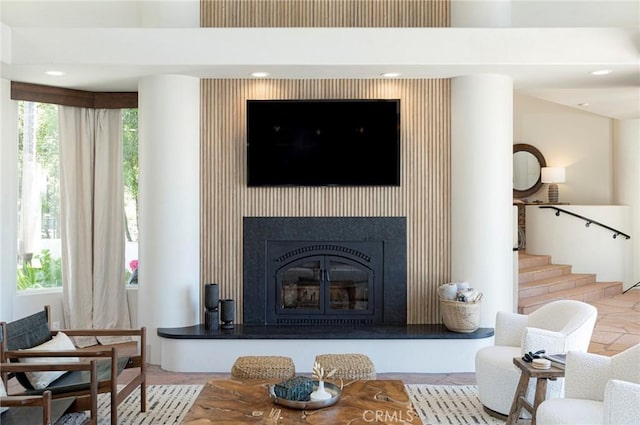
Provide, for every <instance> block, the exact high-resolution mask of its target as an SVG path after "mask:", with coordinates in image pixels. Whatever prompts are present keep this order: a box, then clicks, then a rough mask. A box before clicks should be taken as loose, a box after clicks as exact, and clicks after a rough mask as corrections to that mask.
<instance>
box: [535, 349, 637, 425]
mask: <svg viewBox="0 0 640 425" xmlns="http://www.w3.org/2000/svg"><path fill="white" fill-rule="evenodd" d="M564 379H565V393H564V397H563V398H553V399H547V400H545V401H543V402H542V403H541V404H540V406H538V410H537V411H536V419H537V422H536V423H537V424H538V425H556V424H565V425H566V424H587V423H598V424H603V425H609V424H612V425H613V424H629V425H631V424H636V425H638V424H640V344H636V345H634V346H633V347H631V348H629V349H627V350H625V351H623V352H621V353H618V354H616V355H614V356H612V357H608V356H601V355H598V354H592V353H583V352H579V351H570V352H569V353H567V364H566V370H565V378H564Z"/></svg>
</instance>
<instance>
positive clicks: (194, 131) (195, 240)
mask: <svg viewBox="0 0 640 425" xmlns="http://www.w3.org/2000/svg"><path fill="white" fill-rule="evenodd" d="M138 93H139V95H138V119H139V122H138V128H139V132H140V134H139V166H140V171H139V173H140V174H139V215H140V222H139V230H140V236H139V254H138V256H139V260H140V265H139V276H138V284H139V297H138V323H139V325H140V326H146V327H147V344H148V347H147V348H148V352H149V357H148V361H149V362H150V363H153V364H160V340H159V338H158V336H157V328H159V327H177V326H190V325H194V324H196V323H198V321H199V305H200V167H199V164H200V80H199V79H197V78H193V77H185V76H178V75H158V76H151V77H147V78H144V79H143V80H141V81H140V83H139V86H138Z"/></svg>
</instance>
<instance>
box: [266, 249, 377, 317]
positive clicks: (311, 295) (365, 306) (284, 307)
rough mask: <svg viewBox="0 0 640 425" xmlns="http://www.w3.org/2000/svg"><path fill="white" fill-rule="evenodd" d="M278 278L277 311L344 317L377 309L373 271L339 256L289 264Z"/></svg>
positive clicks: (281, 270) (326, 256)
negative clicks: (374, 297) (374, 305)
mask: <svg viewBox="0 0 640 425" xmlns="http://www.w3.org/2000/svg"><path fill="white" fill-rule="evenodd" d="M276 280H277V284H276V288H277V295H276V299H277V300H278V305H277V308H276V310H277V311H278V312H279V313H281V314H282V313H283V314H287V315H289V314H291V315H308V316H309V317H313V316H315V315H319V314H321V315H325V316H332V317H333V316H336V317H342V316H350V315H353V314H355V315H357V314H370V313H371V311H372V310H373V299H372V296H373V282H374V274H373V271H372V270H371V269H369V268H367V267H365V266H363V265H362V264H359V263H357V262H355V261H351V260H348V259H345V258H341V257H339V256H331V255H324V256H317V257H309V258H305V259H302V260H298V261H295V262H292V263H289V264H287V265H285V266H284V267H282V268H281V269H280V270H279V271H278V272H277V274H276ZM299 317H300V316H299Z"/></svg>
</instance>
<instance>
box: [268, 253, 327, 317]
mask: <svg viewBox="0 0 640 425" xmlns="http://www.w3.org/2000/svg"><path fill="white" fill-rule="evenodd" d="M322 266H323V258H322V257H318V258H310V259H305V260H303V261H299V262H296V263H293V264H291V265H289V266H288V267H287V268H285V269H284V270H283V271H282V273H281V274H280V273H279V285H278V286H279V287H280V291H279V292H280V297H279V300H280V303H279V304H280V310H282V311H284V312H290V313H295V312H301V313H304V312H309V310H311V311H312V312H315V313H320V312H321V311H322V310H324V307H323V305H324V302H323V301H322V299H321V297H322V291H321V285H322V274H323V268H322Z"/></svg>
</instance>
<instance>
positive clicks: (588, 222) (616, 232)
mask: <svg viewBox="0 0 640 425" xmlns="http://www.w3.org/2000/svg"><path fill="white" fill-rule="evenodd" d="M538 208H544V209H554V210H556V212H555V214H556V217H559V216H560V213H561V212H563V213H565V214H569V215H571V216H574V217H577V218H580V219H582V220H584V221H586V223H585V226H586V227H589V226H590V225H592V224H595V225H596V226H600V227H604V228H605V229H607V230H610V231H612V232H613V239H616V238H617V237H618V236H624V237H625V238H626V239H631V236H629V235H627V234H626V233H624V232H622V231H620V230H618V229H614V228H613V227H610V226H607V225H606V224H602V223H600V222H599V221H596V220H594V219H591V218H587V217H584V216H582V215H580V214H576V213H573V212H571V211H567V210H565V209H563V208H558V207H554V206H550V205H542V206H539V207H538Z"/></svg>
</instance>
